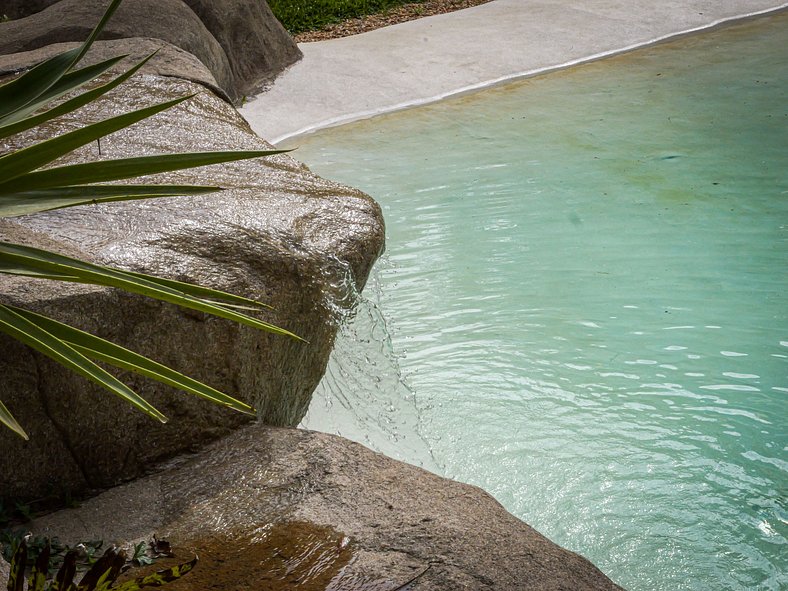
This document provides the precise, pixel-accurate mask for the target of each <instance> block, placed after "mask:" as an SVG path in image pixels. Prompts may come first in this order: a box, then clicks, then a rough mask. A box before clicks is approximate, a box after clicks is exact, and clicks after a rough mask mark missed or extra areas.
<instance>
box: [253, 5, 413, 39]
mask: <svg viewBox="0 0 788 591" xmlns="http://www.w3.org/2000/svg"><path fill="white" fill-rule="evenodd" d="M423 1H424V0H268V5H269V6H270V7H271V10H272V11H273V13H274V15H275V16H276V18H278V19H279V22H281V23H282V25H284V27H285V29H287V31H288V32H289V33H290V34H291V35H297V34H298V33H303V32H305V31H314V30H316V29H320V28H323V27H325V26H327V25H332V24H334V23H338V22H341V21H344V20H347V19H351V18H356V17H359V16H365V15H367V14H374V13H376V12H382V11H384V10H386V9H388V8H393V7H395V6H401V5H403V4H419V3H421V2H423Z"/></svg>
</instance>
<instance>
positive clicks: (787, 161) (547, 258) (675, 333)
mask: <svg viewBox="0 0 788 591" xmlns="http://www.w3.org/2000/svg"><path fill="white" fill-rule="evenodd" d="M787 26H788V17H786V16H785V15H778V16H774V17H770V18H768V19H761V20H759V21H756V22H751V23H745V24H742V25H737V26H735V27H729V28H726V29H724V30H721V31H715V32H710V33H706V34H703V35H698V36H694V37H689V38H686V39H683V40H680V41H678V42H673V43H670V44H665V45H661V46H658V47H654V48H649V49H645V50H640V51H637V52H634V53H631V54H628V55H625V56H620V57H617V58H613V59H608V60H605V61H603V62H598V63H594V64H588V65H585V66H581V67H577V68H572V69H570V70H566V71H563V72H560V73H555V74H551V75H548V76H543V77H538V78H533V79H530V80H527V81H524V82H521V83H517V84H513V85H509V86H506V87H501V88H498V89H494V90H490V91H485V92H484V93H480V94H476V95H471V96H467V97H464V98H461V99H455V100H452V101H446V102H443V103H440V104H438V105H434V106H430V107H424V108H420V109H415V110H411V111H406V112H402V113H396V114H392V115H388V116H384V117H379V118H376V119H373V120H369V121H364V122H360V123H356V124H353V125H348V126H345V127H342V128H336V129H330V130H326V131H324V132H320V133H317V134H315V135H313V136H309V137H308V138H303V139H301V140H298V142H297V144H299V145H300V148H299V151H298V152H297V153H296V156H297V157H298V158H299V159H301V160H303V161H305V162H306V163H307V164H308V165H309V166H310V167H311V168H312V169H313V170H315V171H316V172H317V173H319V174H321V175H322V176H325V177H328V178H333V179H336V180H339V181H341V182H344V183H347V184H351V185H353V186H357V187H359V188H361V189H363V190H365V191H367V192H368V193H370V194H371V195H373V196H374V197H375V198H376V199H377V200H378V201H379V202H380V203H381V205H382V206H383V209H384V214H385V216H386V220H387V235H388V252H387V254H386V256H385V257H384V258H383V259H382V260H381V261H380V263H379V264H378V266H377V268H376V271H375V274H374V276H373V278H372V280H371V282H370V286H369V288H368V293H366V294H365V295H366V297H367V301H365V302H363V303H362V305H361V306H360V308H359V311H358V312H357V313H356V315H355V316H354V317H353V318H351V319H349V322H348V326H346V327H345V329H344V333H343V334H344V338H343V339H340V342H339V343H338V346H337V351H336V354H335V356H334V359H333V360H332V362H331V365H330V367H329V373H328V374H327V377H326V380H325V381H324V384H323V385H322V386H321V389H320V391H319V393H318V395H317V396H316V397H315V400H314V402H313V405H312V407H311V408H310V415H309V417H308V418H307V420H306V421H305V425H306V426H308V427H310V428H322V429H326V430H331V431H335V432H340V433H342V434H343V435H345V436H350V437H352V438H356V439H359V440H361V441H362V442H365V443H367V444H368V445H370V446H372V447H375V448H378V449H381V450H383V451H385V452H387V453H390V454H396V455H399V457H402V458H403V459H405V460H407V461H411V462H414V463H420V464H422V465H425V466H426V467H429V468H431V469H434V470H437V471H439V472H442V473H444V474H446V475H448V476H451V477H453V478H457V479H459V480H463V481H466V482H471V483H474V484H477V485H479V486H482V487H483V488H485V489H486V490H488V491H489V492H490V493H491V494H493V495H494V496H495V497H496V498H498V500H500V501H501V502H502V503H503V504H504V505H505V506H506V507H507V508H508V509H509V510H510V511H512V512H513V513H514V514H516V515H518V516H519V517H521V518H523V519H524V520H525V521H527V522H528V523H530V524H531V525H533V526H534V527H536V528H537V529H538V530H540V531H541V532H542V533H544V534H545V535H547V536H548V537H550V538H551V539H553V540H554V541H556V542H557V543H559V544H561V545H563V546H565V547H567V548H569V549H572V550H575V551H577V552H580V553H581V554H583V555H584V556H586V557H588V558H589V559H590V560H592V561H593V562H594V563H595V564H597V565H598V566H599V567H600V568H601V569H602V570H603V571H604V572H605V573H606V574H608V575H609V576H610V577H611V578H612V579H613V580H615V581H616V582H618V583H619V584H621V585H623V586H624V587H626V588H628V589H631V590H633V591H634V590H657V589H660V590H661V589H665V590H668V589H671V590H673V589H698V590H700V589H742V590H743V589H755V588H757V589H780V588H784V587H785V586H786V585H788V574H786V573H787V572H788V561H787V560H786V538H787V537H788V508H787V507H786V482H787V481H788V480H787V478H788V474H787V472H788V459H787V458H786V453H785V451H786V444H788V438H787V437H786V420H785V416H786V412H785V410H786V404H785V400H786V396H788V305H786V293H788V273H786V270H788V176H787V175H786V170H788V142H787V140H786V138H788V112H787V111H786V105H788V101H786V90H788V88H787V86H788V84H787V81H786V76H785V72H786V71H788V51H786V47H785V45H786V44H785V43H784V39H785V31H786V27H787ZM392 360H393V361H395V362H396V363H397V365H396V366H393V365H391V364H392Z"/></svg>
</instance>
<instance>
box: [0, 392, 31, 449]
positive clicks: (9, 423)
mask: <svg viewBox="0 0 788 591" xmlns="http://www.w3.org/2000/svg"><path fill="white" fill-rule="evenodd" d="M0 423H2V424H3V425H5V426H6V427H8V428H9V429H11V431H13V432H14V433H16V434H17V435H19V436H20V437H21V438H22V439H24V440H28V439H30V438H29V437H28V436H27V433H25V430H24V429H23V428H22V425H20V424H19V423H18V422H17V420H16V419H15V418H14V415H12V414H11V412H10V411H9V410H8V408H6V405H5V404H3V401H2V400H0Z"/></svg>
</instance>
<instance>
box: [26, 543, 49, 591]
mask: <svg viewBox="0 0 788 591" xmlns="http://www.w3.org/2000/svg"><path fill="white" fill-rule="evenodd" d="M50 552H51V547H50V545H49V542H46V543H45V544H44V547H43V548H42V549H41V551H40V552H39V554H38V558H36V563H35V565H33V570H32V571H31V573H30V578H29V579H28V580H27V591H44V586H45V585H46V581H47V575H48V574H49V555H50Z"/></svg>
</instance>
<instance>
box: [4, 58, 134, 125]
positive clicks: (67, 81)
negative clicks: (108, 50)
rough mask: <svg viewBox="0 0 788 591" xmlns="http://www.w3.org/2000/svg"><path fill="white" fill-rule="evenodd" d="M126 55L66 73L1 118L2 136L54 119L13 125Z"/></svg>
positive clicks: (88, 80)
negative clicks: (43, 90) (17, 127)
mask: <svg viewBox="0 0 788 591" xmlns="http://www.w3.org/2000/svg"><path fill="white" fill-rule="evenodd" d="M125 57H126V56H119V57H114V58H110V59H108V60H106V61H103V62H100V63H98V64H94V65H92V66H87V67H85V68H82V69H81V70H76V71H74V72H71V73H69V74H66V75H65V76H63V77H62V78H60V80H58V81H57V82H56V83H55V84H53V85H52V86H51V87H50V88H49V90H47V91H46V92H45V93H44V94H42V95H41V96H39V97H37V98H36V99H34V100H32V101H30V102H29V103H28V104H26V105H25V106H24V107H22V108H20V109H17V110H16V111H14V112H13V113H10V114H9V115H7V116H6V117H3V119H2V120H0V137H7V136H9V135H11V133H17V132H18V131H21V130H22V129H28V128H30V127H33V126H34V125H38V124H39V123H40V122H42V121H46V120H47V119H52V118H54V117H56V116H57V115H52V116H50V117H47V118H43V119H42V118H36V121H35V122H34V123H31V124H28V125H23V126H22V127H21V129H16V126H13V125H12V124H14V123H16V124H17V125H22V120H25V121H29V120H31V119H32V117H29V115H30V113H33V112H35V111H37V110H39V109H41V108H42V107H44V106H45V105H46V104H47V103H48V102H50V101H53V100H55V99H57V98H59V97H61V96H63V95H64V94H66V93H67V92H71V91H72V90H76V89H77V88H79V87H80V86H82V85H83V84H85V83H87V82H90V81H91V80H93V79H94V78H96V76H98V75H100V74H101V73H103V72H104V71H106V70H108V69H109V68H111V67H112V66H113V65H115V64H116V63H118V62H119V61H120V60H122V59H123V58H125ZM82 96H83V95H80V97H82ZM72 110H73V109H72ZM66 112H67V111H66ZM12 127H13V128H14V129H12V131H11V132H10V133H9V132H7V131H6V129H7V128H12Z"/></svg>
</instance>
